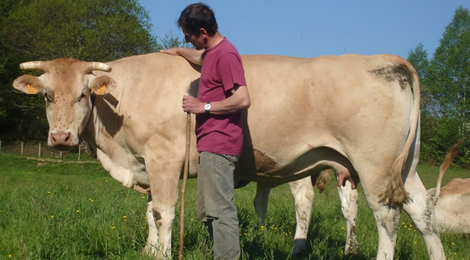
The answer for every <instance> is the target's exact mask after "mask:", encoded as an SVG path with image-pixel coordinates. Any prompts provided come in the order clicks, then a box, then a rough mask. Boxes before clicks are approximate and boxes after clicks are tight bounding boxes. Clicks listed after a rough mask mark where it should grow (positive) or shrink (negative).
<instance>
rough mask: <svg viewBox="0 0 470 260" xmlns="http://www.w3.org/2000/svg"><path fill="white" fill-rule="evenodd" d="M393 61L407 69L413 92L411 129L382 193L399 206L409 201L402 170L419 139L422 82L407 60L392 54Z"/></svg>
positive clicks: (385, 197) (393, 204) (384, 200)
mask: <svg viewBox="0 0 470 260" xmlns="http://www.w3.org/2000/svg"><path fill="white" fill-rule="evenodd" d="M389 58H390V59H391V61H392V63H394V64H395V66H397V67H398V68H400V69H402V70H404V71H405V73H406V74H407V75H408V78H409V80H410V85H411V86H410V87H411V92H412V95H413V102H414V103H413V108H412V110H411V115H410V129H409V132H408V137H407V139H406V141H405V145H404V146H403V149H402V151H401V152H400V154H399V156H398V157H397V159H396V160H395V162H394V163H393V165H392V167H391V169H390V172H389V177H390V179H389V181H388V184H387V187H386V189H385V191H384V192H383V193H382V194H381V195H380V202H386V203H387V205H389V206H391V207H397V206H400V205H403V203H407V202H408V201H409V198H408V194H407V192H406V190H405V185H404V183H403V178H402V172H403V169H404V167H405V164H406V160H407V158H408V154H409V152H410V149H411V147H412V145H413V144H414V143H415V142H417V141H419V140H416V138H418V136H417V131H418V127H419V113H420V112H419V109H420V84H419V77H418V72H417V71H416V69H415V68H414V67H413V65H411V63H409V62H408V61H407V60H405V59H402V58H400V57H398V56H392V55H390V56H389Z"/></svg>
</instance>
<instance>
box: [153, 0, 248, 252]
mask: <svg viewBox="0 0 470 260" xmlns="http://www.w3.org/2000/svg"><path fill="white" fill-rule="evenodd" d="M177 24H178V26H179V27H180V28H181V29H182V30H183V33H184V37H185V41H186V42H191V43H192V44H193V45H194V47H195V49H187V48H171V49H168V50H162V52H163V53H168V54H173V55H181V56H183V57H185V58H186V59H187V60H188V61H190V62H192V63H194V64H198V65H202V68H201V78H200V82H199V90H198V94H197V98H196V97H192V96H183V111H184V112H188V113H193V114H196V139H197V150H198V152H199V173H198V199H197V204H198V205H197V207H198V218H199V219H200V220H201V221H202V222H204V224H205V225H206V228H207V230H208V231H209V234H210V237H211V240H212V243H213V253H214V259H229V260H234V259H238V258H239V257H240V241H239V230H238V216H237V209H236V207H235V204H234V198H233V197H234V180H233V177H234V176H233V174H234V170H235V162H236V161H237V160H238V157H239V156H240V154H241V151H242V144H243V134H242V127H243V125H242V124H243V118H242V111H243V110H246V109H248V107H249V106H250V97H249V94H248V89H247V87H246V81H245V76H244V69H243V65H242V61H241V57H240V54H239V53H238V51H237V49H236V48H235V47H234V46H233V45H232V44H231V43H230V42H229V41H228V40H227V39H226V38H225V37H224V36H222V35H221V34H220V33H219V31H218V25H217V21H216V19H215V15H214V12H213V11H212V10H211V9H210V8H209V7H208V6H207V5H205V4H202V3H196V4H192V5H189V6H188V7H186V8H185V9H184V10H183V11H182V12H181V15H180V18H179V19H178V22H177Z"/></svg>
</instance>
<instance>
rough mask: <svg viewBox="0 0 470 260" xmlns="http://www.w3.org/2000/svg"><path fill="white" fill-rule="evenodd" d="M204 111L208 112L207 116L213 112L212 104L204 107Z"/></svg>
mask: <svg viewBox="0 0 470 260" xmlns="http://www.w3.org/2000/svg"><path fill="white" fill-rule="evenodd" d="M204 110H206V114H209V113H210V112H211V103H209V102H207V103H206V104H205V105H204Z"/></svg>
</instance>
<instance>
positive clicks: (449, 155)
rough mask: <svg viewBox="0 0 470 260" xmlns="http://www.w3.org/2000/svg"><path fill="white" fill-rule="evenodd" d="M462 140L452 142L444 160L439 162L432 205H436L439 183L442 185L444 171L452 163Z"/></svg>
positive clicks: (439, 189)
mask: <svg viewBox="0 0 470 260" xmlns="http://www.w3.org/2000/svg"><path fill="white" fill-rule="evenodd" d="M462 142H463V140H460V141H459V142H458V143H456V144H454V145H453V146H452V147H451V148H450V149H449V151H448V152H447V155H446V157H445V159H444V161H443V162H442V164H441V167H439V177H438V178H437V185H436V190H435V193H434V195H433V198H432V201H433V202H434V205H436V203H437V200H438V198H439V195H440V194H441V185H442V178H443V177H444V173H446V171H447V169H449V167H450V164H451V163H452V161H453V160H454V158H455V157H456V156H457V152H458V151H459V146H460V145H461V144H462Z"/></svg>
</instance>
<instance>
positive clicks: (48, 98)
mask: <svg viewBox="0 0 470 260" xmlns="http://www.w3.org/2000/svg"><path fill="white" fill-rule="evenodd" d="M44 100H45V101H46V105H48V104H49V103H51V102H52V98H51V97H50V96H49V95H48V94H47V93H46V94H44Z"/></svg>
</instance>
